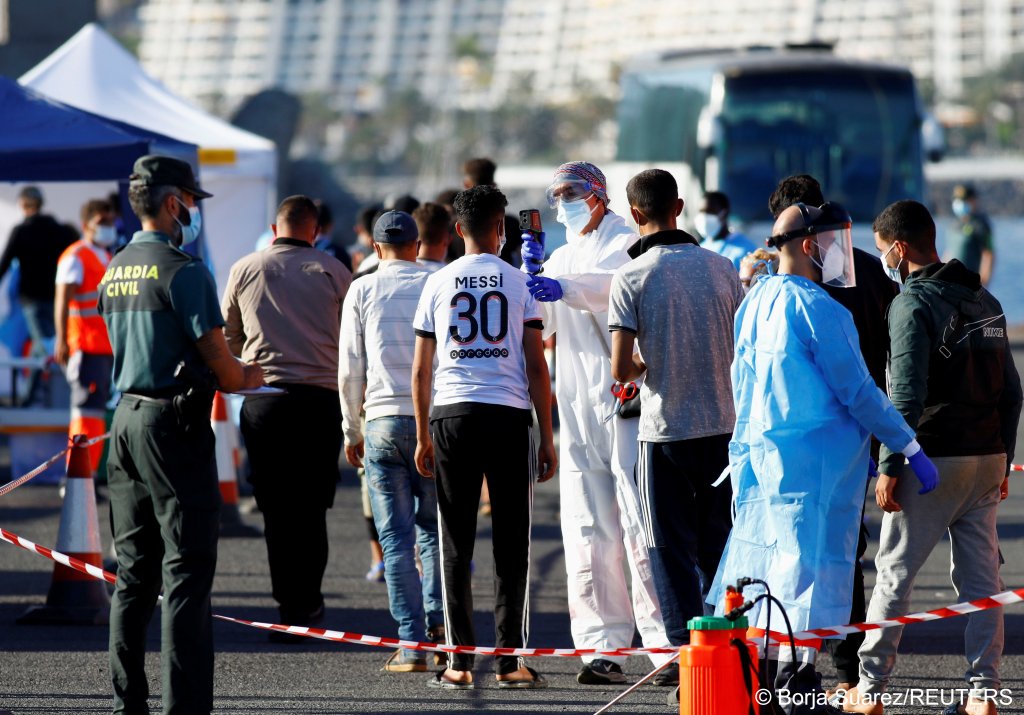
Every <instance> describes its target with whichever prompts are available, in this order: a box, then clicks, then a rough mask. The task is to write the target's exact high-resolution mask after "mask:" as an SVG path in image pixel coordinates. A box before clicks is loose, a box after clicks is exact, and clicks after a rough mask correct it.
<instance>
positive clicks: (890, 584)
mask: <svg viewBox="0 0 1024 715" xmlns="http://www.w3.org/2000/svg"><path fill="white" fill-rule="evenodd" d="M934 462H935V466H936V467H938V470H939V486H938V487H937V488H936V489H935V491H933V492H931V493H929V494H923V495H921V494H918V493H917V491H918V489H920V487H921V485H920V483H919V482H918V481H917V479H915V478H914V475H913V472H912V471H910V469H909V468H908V469H907V470H906V471H905V473H904V476H903V477H902V478H900V480H899V481H898V483H897V486H896V494H895V496H896V501H897V502H898V503H899V504H900V506H902V507H903V511H901V512H894V513H887V514H885V516H884V517H883V518H882V534H881V540H880V544H879V547H878V554H877V555H876V556H875V567H876V569H877V571H878V577H877V580H876V582H875V589H874V591H873V592H872V593H871V603H870V604H869V605H868V621H877V620H882V619H885V618H891V617H893V616H903V615H906V614H907V613H909V612H910V594H911V591H912V590H913V587H914V579H915V577H916V576H917V572H918V571H919V570H920V568H921V566H922V565H924V562H925V560H926V559H927V558H928V556H929V555H930V554H931V552H932V549H934V548H935V545H936V544H938V542H939V540H940V539H941V538H942V536H943V534H944V533H946V531H947V530H948V531H949V538H950V544H951V549H950V551H951V553H950V558H951V562H952V567H951V569H950V576H951V577H952V579H953V588H954V589H956V593H957V597H958V599H959V600H960V601H972V600H975V599H978V598H984V597H986V596H991V595H992V594H994V593H998V592H1000V591H1002V590H1003V580H1002V579H1001V578H1000V577H999V561H1000V559H999V539H998V537H997V536H996V509H997V507H998V506H999V485H1000V484H1001V483H1002V481H1003V476H1004V475H1005V474H1006V455H1002V454H995V455H985V456H978V457H937V458H935V459H934ZM902 635H903V627H902V626H896V627H893V628H882V629H879V630H874V631H868V632H867V634H866V637H865V639H864V645H862V646H861V647H860V684H859V690H860V692H861V693H866V694H877V693H881V692H883V691H884V690H885V687H886V684H887V683H888V681H889V676H890V675H891V674H892V671H893V668H894V666H895V664H896V649H897V647H898V646H899V643H900V637H901V636H902ZM964 648H965V654H966V656H967V662H968V669H967V673H966V679H967V682H968V683H969V684H970V686H971V689H972V690H973V691H977V692H980V691H982V690H984V689H986V688H991V689H998V688H999V658H1000V656H1001V655H1002V652H1003V609H1002V608H992V609H989V610H987V611H980V612H978V613H972V614H970V615H969V616H967V628H966V632H965V635H964ZM979 697H980V696H979Z"/></svg>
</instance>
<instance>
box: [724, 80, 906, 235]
mask: <svg viewBox="0 0 1024 715" xmlns="http://www.w3.org/2000/svg"><path fill="white" fill-rule="evenodd" d="M723 99H724V101H723V106H722V113H721V116H720V121H721V128H722V131H721V132H720V133H719V135H718V142H717V144H716V146H715V154H716V155H717V157H718V159H719V169H718V171H719V174H718V178H719V181H718V185H719V188H720V190H722V191H724V192H725V193H726V194H728V196H729V198H730V200H731V203H732V212H733V213H734V214H735V215H736V216H737V217H738V218H739V219H741V220H744V221H759V220H764V219H767V218H768V216H767V209H766V205H767V201H768V196H769V195H770V194H771V192H772V190H773V189H774V188H775V185H776V183H777V182H778V181H779V179H781V178H783V177H785V176H789V175H791V174H811V175H812V176H815V177H816V178H818V179H819V180H820V181H821V182H822V185H823V189H824V191H825V194H826V196H827V197H828V198H829V200H832V201H838V202H839V203H841V204H842V205H843V206H844V207H846V209H847V210H848V211H849V212H850V214H851V215H852V217H853V219H854V221H871V220H872V219H873V218H874V217H875V216H876V215H877V214H878V213H879V212H880V211H881V210H882V209H883V208H884V207H885V206H887V205H888V204H890V203H892V202H893V201H896V200H899V199H903V198H920V196H921V195H922V193H923V185H922V184H923V176H922V169H921V148H920V129H919V119H918V110H917V100H916V95H915V92H914V85H913V79H912V78H911V76H910V74H909V73H903V72H887V71H884V70H873V69H857V70H856V71H850V70H837V69H834V68H830V70H829V71H827V72H807V71H790V72H784V73H783V72H777V73H776V72H761V71H753V72H745V73H737V74H734V75H731V76H730V75H727V76H726V77H725V92H724V96H723Z"/></svg>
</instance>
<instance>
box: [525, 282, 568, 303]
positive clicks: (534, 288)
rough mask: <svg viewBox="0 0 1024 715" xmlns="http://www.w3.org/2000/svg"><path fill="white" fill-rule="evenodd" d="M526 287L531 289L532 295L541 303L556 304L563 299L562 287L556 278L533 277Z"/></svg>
mask: <svg viewBox="0 0 1024 715" xmlns="http://www.w3.org/2000/svg"><path fill="white" fill-rule="evenodd" d="M526 287H527V288H529V289H530V295H532V296H533V297H534V298H536V299H537V300H539V301H540V302H541V303H554V302H555V301H556V300H561V299H562V286H561V284H559V282H558V281H556V280H555V279H554V278H545V277H543V276H533V277H532V278H530V280H528V281H526Z"/></svg>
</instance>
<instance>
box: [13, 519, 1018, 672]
mask: <svg viewBox="0 0 1024 715" xmlns="http://www.w3.org/2000/svg"><path fill="white" fill-rule="evenodd" d="M0 541H6V542H7V543H9V544H14V545H15V546H18V547H20V548H23V549H25V550H27V551H32V552H34V553H37V554H39V555H40V556H43V557H45V558H48V559H51V560H53V561H56V562H57V563H59V564H63V565H64V566H67V567H68V568H72V569H74V570H76V571H80V572H81V573H84V574H88V575H89V576H92V577H93V578H95V579H100V580H103V581H106V582H108V583H114V581H115V580H116V579H115V576H114V574H112V573H110V572H109V571H104V570H103V569H101V568H99V567H97V566H93V565H92V564H87V563H85V562H84V561H80V560H78V559H75V558H72V557H70V556H67V555H66V554H62V553H60V552H59V551H53V550H52V549H48V548H46V547H45V546H39V545H38V544H34V543H33V542H31V541H29V540H28V539H23V538H22V537H20V536H18V535H17V534H15V533H12V532H10V531H7V530H6V529H4V528H2V527H0ZM1021 602H1024V588H1018V589H1014V590H1012V591H1003V592H1002V593H997V594H995V595H993V596H989V597H988V598H980V599H978V600H976V601H967V602H965V603H955V604H953V605H950V606H946V607H945V608H937V609H935V610H932V611H923V612H921V613H911V614H909V615H907V616H900V617H898V618H889V619H886V620H883V621H874V622H872V623H854V624H851V625H846V626H831V627H829V628H815V629H813V630H809V631H800V632H799V633H794V634H793V639H794V642H795V643H796V645H807V646H817V645H818V643H817V640H818V639H821V638H836V637H839V636H844V635H848V634H850V633H858V632H863V631H873V630H877V629H879V628H892V627H893V626H903V625H907V624H909V623H922V622H924V621H938V620H942V619H944V618H952V617H954V616H962V615H965V614H967V613H976V612H978V611H984V610H987V609H989V608H997V607H999V606H1008V605H1011V604H1014V603H1021ZM213 617H214V618H217V619H219V620H222V621H228V622H229V623H238V624H240V625H243V626H250V627H252V628H259V629H261V630H265V631H281V632H284V633H293V634H295V635H299V636H308V637H310V638H319V639H321V640H327V641H336V642H344V643H360V644H362V645H373V646H381V647H384V648H408V649H410V650H421V651H437V652H442V653H467V654H473V655H511V656H557V657H563V658H576V657H579V656H582V655H601V656H621V655H649V654H651V653H675V652H676V651H677V650H678V649H677V648H614V649H607V650H602V649H599V648H493V647H480V646H468V645H441V644H437V643H418V642H416V641H406V640H399V639H397V638H381V637H379V636H366V635H362V634H359V633H349V632H347V631H332V630H326V629H323V628H308V627H306V626H288V625H283V624H280V623H260V622H258V621H248V620H245V619H243V618H231V617H230V616H221V615H217V614H214V616H213ZM747 636H748V637H749V638H752V639H753V638H760V637H763V636H764V631H763V630H761V629H758V628H751V629H749V630H748V631H747ZM769 637H770V638H771V639H772V640H773V641H775V642H778V643H787V642H788V641H789V637H788V636H787V635H786V634H785V633H779V632H778V631H771V632H770V634H769ZM808 641H810V642H808Z"/></svg>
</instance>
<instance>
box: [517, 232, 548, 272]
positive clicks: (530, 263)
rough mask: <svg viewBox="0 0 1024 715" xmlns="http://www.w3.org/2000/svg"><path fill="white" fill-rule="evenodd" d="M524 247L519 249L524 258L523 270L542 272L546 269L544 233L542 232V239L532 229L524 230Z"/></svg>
mask: <svg viewBox="0 0 1024 715" xmlns="http://www.w3.org/2000/svg"><path fill="white" fill-rule="evenodd" d="M522 238H523V247H522V248H520V249H519V255H520V256H522V258H523V270H525V271H526V272H527V273H533V274H536V273H540V272H541V271H542V270H544V234H543V233H541V235H540V240H537V238H536V237H535V236H534V235H533V233H531V232H530V231H523V236H522Z"/></svg>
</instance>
